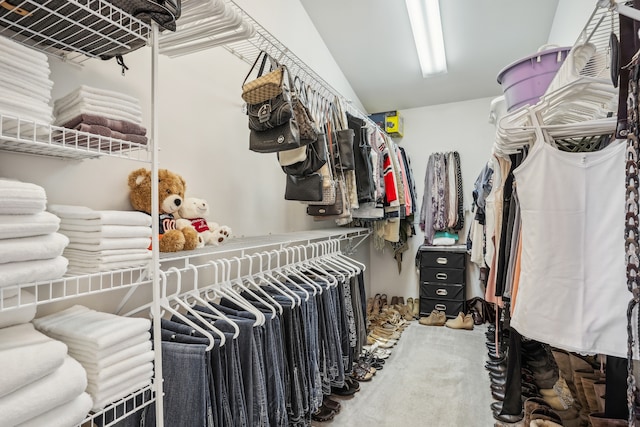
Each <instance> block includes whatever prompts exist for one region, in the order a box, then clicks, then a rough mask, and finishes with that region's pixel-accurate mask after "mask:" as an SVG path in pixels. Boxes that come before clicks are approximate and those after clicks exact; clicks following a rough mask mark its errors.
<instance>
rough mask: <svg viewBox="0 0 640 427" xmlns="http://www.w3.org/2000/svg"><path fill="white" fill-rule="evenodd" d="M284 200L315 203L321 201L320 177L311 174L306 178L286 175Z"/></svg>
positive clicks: (316, 174) (317, 174)
mask: <svg viewBox="0 0 640 427" xmlns="http://www.w3.org/2000/svg"><path fill="white" fill-rule="evenodd" d="M284 198H285V200H297V201H299V202H317V201H320V200H322V175H320V174H319V173H312V174H311V175H307V176H292V175H287V184H286V186H285V190H284Z"/></svg>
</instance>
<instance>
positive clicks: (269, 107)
mask: <svg viewBox="0 0 640 427" xmlns="http://www.w3.org/2000/svg"><path fill="white" fill-rule="evenodd" d="M292 115H293V111H292V109H291V102H290V101H289V100H287V99H285V96H284V94H283V93H280V94H279V95H277V96H276V97H274V98H270V99H267V100H266V101H264V102H260V103H258V104H247V116H249V129H252V130H257V131H259V132H261V131H265V130H269V129H273V128H275V127H278V126H280V125H282V124H284V123H286V122H287V121H289V119H291V118H292Z"/></svg>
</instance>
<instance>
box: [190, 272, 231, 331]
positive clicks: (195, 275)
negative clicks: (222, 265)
mask: <svg viewBox="0 0 640 427" xmlns="http://www.w3.org/2000/svg"><path fill="white" fill-rule="evenodd" d="M187 268H189V269H191V270H193V289H192V290H191V291H189V292H188V293H187V294H186V297H191V298H193V300H194V303H193V304H190V305H191V306H192V307H193V306H195V303H196V302H198V303H200V304H202V305H203V306H204V307H206V308H208V309H209V310H211V311H213V312H214V313H216V314H215V315H213V314H210V313H203V312H199V313H200V315H201V316H203V317H207V318H211V319H220V320H224V321H225V322H227V323H228V324H229V325H231V327H233V330H234V331H235V332H234V334H233V338H234V339H235V338H238V335H240V327H239V326H238V324H237V323H235V322H234V321H233V320H232V319H230V318H229V317H228V316H227V315H226V314H224V313H223V312H222V311H220V310H218V309H217V308H216V307H214V306H212V305H211V304H210V303H209V301H207V300H205V299H204V298H202V297H201V296H200V291H199V289H198V268H197V267H196V266H195V265H193V264H187ZM185 302H187V303H189V302H188V301H186V300H185Z"/></svg>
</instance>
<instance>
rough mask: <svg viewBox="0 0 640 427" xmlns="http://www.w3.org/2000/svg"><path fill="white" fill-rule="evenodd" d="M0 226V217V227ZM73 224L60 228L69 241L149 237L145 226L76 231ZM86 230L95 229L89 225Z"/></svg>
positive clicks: (110, 226)
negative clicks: (77, 239)
mask: <svg viewBox="0 0 640 427" xmlns="http://www.w3.org/2000/svg"><path fill="white" fill-rule="evenodd" d="M1 225H2V217H0V226H1ZM76 227H79V228H81V227H82V226H77V225H73V224H67V223H66V222H65V223H64V224H62V226H61V227H60V232H61V233H62V234H64V235H65V236H67V237H69V238H70V239H71V240H74V239H76V238H79V239H87V238H89V239H95V238H102V237H109V238H119V237H151V227H147V226H145V225H102V226H98V227H97V228H98V229H97V230H87V229H85V230H78V229H77V228H76ZM88 228H96V227H95V226H94V225H89V226H88Z"/></svg>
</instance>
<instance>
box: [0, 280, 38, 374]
mask: <svg viewBox="0 0 640 427" xmlns="http://www.w3.org/2000/svg"><path fill="white" fill-rule="evenodd" d="M2 296H3V298H2V301H1V302H0V307H2V308H3V310H0V329H1V328H6V327H9V326H13V325H19V324H21V323H27V322H31V321H32V320H33V319H34V318H35V317H36V305H35V304H34V303H35V301H36V296H35V295H33V294H32V293H31V292H27V291H25V290H24V289H20V296H19V297H18V292H17V291H16V293H15V294H14V295H10V293H9V292H5V293H3V295H2ZM18 305H20V307H18ZM13 307H18V308H13ZM0 366H1V365H0Z"/></svg>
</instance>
